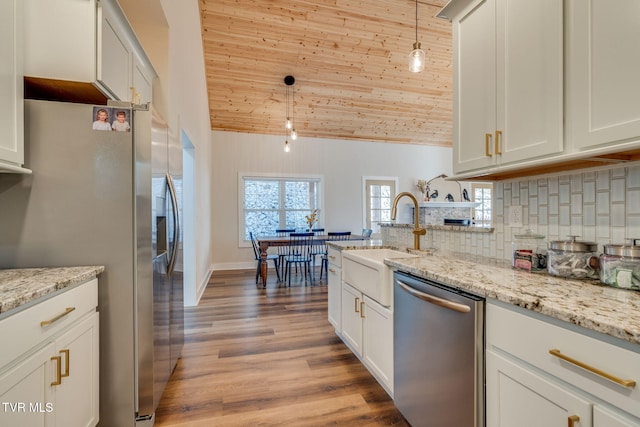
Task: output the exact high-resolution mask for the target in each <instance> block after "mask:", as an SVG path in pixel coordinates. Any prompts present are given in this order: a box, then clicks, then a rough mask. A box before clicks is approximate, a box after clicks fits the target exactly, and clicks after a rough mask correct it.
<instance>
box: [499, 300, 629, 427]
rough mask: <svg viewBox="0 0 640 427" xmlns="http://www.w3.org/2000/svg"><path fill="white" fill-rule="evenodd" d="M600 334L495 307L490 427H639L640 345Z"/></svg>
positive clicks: (521, 312) (520, 311) (503, 307)
mask: <svg viewBox="0 0 640 427" xmlns="http://www.w3.org/2000/svg"><path fill="white" fill-rule="evenodd" d="M596 335H597V334H595V333H592V332H589V331H587V330H582V329H581V328H578V327H576V326H575V325H569V324H566V325H564V324H563V322H560V321H556V320H553V321H551V319H550V318H549V319H546V318H545V317H543V316H541V315H534V314H532V313H530V312H529V311H528V310H524V309H520V308H519V307H514V306H506V305H504V304H501V303H494V302H492V301H488V302H487V304H486V386H487V398H486V405H487V425H490V426H511V425H524V426H531V427H533V426H545V427H546V426H566V425H570V426H571V425H575V426H580V427H587V426H596V427H604V426H607V427H614V426H627V427H628V426H635V427H640V390H638V387H637V385H635V384H634V383H633V381H635V382H637V381H638V379H640V349H639V348H638V347H639V346H634V345H633V344H630V343H626V342H620V343H619V344H620V345H616V343H613V341H611V340H610V337H604V336H603V337H602V338H601V339H599V338H600V337H598V336H596ZM577 363H580V364H582V367H579V365H578V364H577ZM606 375H609V376H610V378H609V379H607V378H606V377H605V376H606ZM523 414H535V417H531V419H529V418H530V417H527V416H523ZM571 417H578V418H576V419H575V422H574V424H571V422H570V420H571V419H572V418H571ZM578 419H579V422H578Z"/></svg>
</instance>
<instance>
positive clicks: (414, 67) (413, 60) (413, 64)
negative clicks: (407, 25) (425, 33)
mask: <svg viewBox="0 0 640 427" xmlns="http://www.w3.org/2000/svg"><path fill="white" fill-rule="evenodd" d="M425 62H426V57H425V54H424V50H422V49H420V42H419V41H418V0H416V42H415V43H414V44H413V50H412V51H411V53H410V54H409V71H411V72H412V73H419V72H420V71H422V70H424V64H425Z"/></svg>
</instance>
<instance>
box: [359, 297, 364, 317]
mask: <svg viewBox="0 0 640 427" xmlns="http://www.w3.org/2000/svg"><path fill="white" fill-rule="evenodd" d="M360 317H362V318H363V319H364V301H360Z"/></svg>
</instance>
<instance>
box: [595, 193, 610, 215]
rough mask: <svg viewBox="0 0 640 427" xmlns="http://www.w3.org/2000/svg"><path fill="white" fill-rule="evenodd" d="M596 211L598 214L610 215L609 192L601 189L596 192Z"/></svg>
mask: <svg viewBox="0 0 640 427" xmlns="http://www.w3.org/2000/svg"><path fill="white" fill-rule="evenodd" d="M596 213H597V214H598V215H609V193H608V192H604V191H599V192H598V194H596Z"/></svg>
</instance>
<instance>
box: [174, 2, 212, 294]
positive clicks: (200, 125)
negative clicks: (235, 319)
mask: <svg viewBox="0 0 640 427" xmlns="http://www.w3.org/2000/svg"><path fill="white" fill-rule="evenodd" d="M162 7H163V9H164V13H165V16H166V18H167V22H168V24H169V61H168V64H169V70H168V74H169V75H168V84H167V87H168V92H169V93H168V110H169V118H168V121H169V125H170V127H171V129H172V130H173V132H175V133H176V135H180V131H181V130H182V131H184V132H185V133H186V134H187V135H188V137H189V140H190V141H191V143H192V144H193V146H194V147H195V148H194V151H193V154H194V158H195V181H196V188H195V189H194V190H195V200H196V205H195V222H196V224H195V230H196V232H195V237H196V239H195V241H191V242H188V241H187V242H185V245H189V244H191V245H193V248H192V249H193V250H192V251H189V250H187V248H185V253H194V256H193V257H190V259H185V260H184V263H185V270H187V269H190V271H195V275H194V277H193V279H192V281H195V283H185V302H186V303H187V304H188V305H193V304H195V302H196V301H197V299H198V298H199V296H200V294H201V292H202V291H203V290H204V287H206V284H207V282H208V280H209V276H210V273H211V271H210V267H211V265H212V251H211V246H210V243H211V239H212V236H211V197H210V194H211V191H212V177H211V170H212V167H211V158H212V157H211V133H210V132H211V128H210V124H209V103H208V99H207V86H206V80H205V73H204V57H203V53H202V36H201V34H200V15H199V10H198V1H197V0H162Z"/></svg>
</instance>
